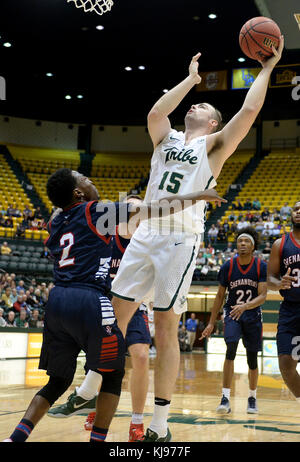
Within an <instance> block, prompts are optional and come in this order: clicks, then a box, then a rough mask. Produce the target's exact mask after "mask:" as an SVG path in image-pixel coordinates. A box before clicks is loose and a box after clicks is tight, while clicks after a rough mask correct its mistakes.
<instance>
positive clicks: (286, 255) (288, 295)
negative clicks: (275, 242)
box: [280, 232, 300, 303]
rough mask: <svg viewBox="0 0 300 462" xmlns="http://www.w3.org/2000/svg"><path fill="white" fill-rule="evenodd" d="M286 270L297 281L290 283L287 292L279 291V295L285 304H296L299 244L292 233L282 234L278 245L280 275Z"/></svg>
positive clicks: (298, 296) (299, 292)
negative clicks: (290, 285)
mask: <svg viewBox="0 0 300 462" xmlns="http://www.w3.org/2000/svg"><path fill="white" fill-rule="evenodd" d="M288 268H291V273H290V276H296V277H297V278H298V281H295V282H292V287H291V288H290V289H288V290H280V295H281V296H282V297H283V298H284V300H285V301H287V302H298V303H299V300H300V244H298V243H297V242H296V240H295V238H294V236H293V233H292V232H291V233H287V234H284V235H283V236H282V238H281V245H280V275H281V276H284V275H285V273H286V272H287V270H288Z"/></svg>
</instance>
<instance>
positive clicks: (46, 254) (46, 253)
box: [41, 246, 51, 260]
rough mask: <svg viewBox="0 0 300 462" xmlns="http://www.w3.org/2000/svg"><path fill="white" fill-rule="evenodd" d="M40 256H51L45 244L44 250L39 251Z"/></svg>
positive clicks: (48, 257)
mask: <svg viewBox="0 0 300 462" xmlns="http://www.w3.org/2000/svg"><path fill="white" fill-rule="evenodd" d="M41 258H47V260H49V259H50V258H51V256H50V252H49V250H48V248H47V247H46V246H45V247H44V250H43V251H42V252H41Z"/></svg>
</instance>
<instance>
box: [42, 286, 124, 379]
mask: <svg viewBox="0 0 300 462" xmlns="http://www.w3.org/2000/svg"><path fill="white" fill-rule="evenodd" d="M81 350H83V351H84V352H85V354H86V369H92V370H97V369H98V370H99V371H100V372H101V371H111V370H123V369H124V365H125V341H124V337H123V335H122V333H121V331H120V329H119V328H118V326H117V322H116V319H115V314H114V310H113V307H112V305H111V303H110V301H109V300H108V298H107V297H105V296H103V295H102V294H101V292H100V291H99V290H97V289H92V288H82V287H80V288H78V287H76V288H75V287H68V288H66V287H60V286H56V287H54V288H53V289H52V290H51V292H50V295H49V299H48V303H47V306H46V310H45V322H44V331H43V344H42V351H41V356H40V363H39V369H45V370H47V374H48V375H50V376H56V377H63V378H66V379H72V378H73V376H74V374H75V371H76V366H77V356H78V354H79V352H80V351H81Z"/></svg>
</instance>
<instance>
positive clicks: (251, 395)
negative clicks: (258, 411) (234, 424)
mask: <svg viewBox="0 0 300 462" xmlns="http://www.w3.org/2000/svg"><path fill="white" fill-rule="evenodd" d="M251 397H252V398H255V399H256V390H250V389H249V398H251Z"/></svg>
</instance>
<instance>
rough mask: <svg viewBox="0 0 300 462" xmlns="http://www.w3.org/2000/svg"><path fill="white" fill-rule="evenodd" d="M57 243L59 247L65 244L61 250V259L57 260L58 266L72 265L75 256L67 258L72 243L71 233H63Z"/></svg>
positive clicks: (72, 236)
mask: <svg viewBox="0 0 300 462" xmlns="http://www.w3.org/2000/svg"><path fill="white" fill-rule="evenodd" d="M66 244H68V245H66ZM59 245H60V246H61V247H64V246H65V245H66V246H65V247H64V249H63V251H62V254H61V259H60V260H59V262H58V265H59V267H60V268H63V267H65V266H69V265H74V262H75V258H74V257H73V258H69V254H70V250H71V247H72V246H73V245H74V235H73V233H66V234H63V235H62V237H61V238H60V241H59Z"/></svg>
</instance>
